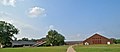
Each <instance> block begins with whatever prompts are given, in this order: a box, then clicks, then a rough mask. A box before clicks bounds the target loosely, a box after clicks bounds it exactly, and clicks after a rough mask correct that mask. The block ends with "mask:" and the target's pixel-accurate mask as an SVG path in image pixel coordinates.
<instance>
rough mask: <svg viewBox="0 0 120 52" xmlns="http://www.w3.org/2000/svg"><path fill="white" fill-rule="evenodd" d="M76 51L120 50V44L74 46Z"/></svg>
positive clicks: (113, 51) (103, 51) (114, 51)
mask: <svg viewBox="0 0 120 52" xmlns="http://www.w3.org/2000/svg"><path fill="white" fill-rule="evenodd" d="M74 48H75V50H76V52H120V44H118V45H115V44H113V45H88V46H85V45H79V46H75V47H74Z"/></svg>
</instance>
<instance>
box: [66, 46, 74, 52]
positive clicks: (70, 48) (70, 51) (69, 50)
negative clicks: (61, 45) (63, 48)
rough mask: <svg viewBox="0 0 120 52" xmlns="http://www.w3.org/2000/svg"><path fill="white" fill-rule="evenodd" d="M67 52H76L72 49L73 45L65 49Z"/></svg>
mask: <svg viewBox="0 0 120 52" xmlns="http://www.w3.org/2000/svg"><path fill="white" fill-rule="evenodd" d="M67 52H76V51H75V50H74V49H73V45H72V46H69V47H68V48H67Z"/></svg>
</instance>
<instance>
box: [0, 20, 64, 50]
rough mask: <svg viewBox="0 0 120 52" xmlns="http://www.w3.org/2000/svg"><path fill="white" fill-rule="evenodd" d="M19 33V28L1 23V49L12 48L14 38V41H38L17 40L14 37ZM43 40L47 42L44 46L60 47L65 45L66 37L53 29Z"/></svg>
mask: <svg viewBox="0 0 120 52" xmlns="http://www.w3.org/2000/svg"><path fill="white" fill-rule="evenodd" d="M18 33H19V30H18V28H16V27H15V26H13V25H12V24H10V23H7V22H5V21H0V47H1V48H2V47H6V46H11V45H12V41H13V38H14V41H36V39H31V40H29V39H28V38H22V39H19V40H17V38H16V37H15V36H14V35H17V34H18ZM42 40H45V41H46V43H45V44H44V45H46V46H49V45H50V46H59V45H64V40H65V37H64V36H63V35H61V34H60V33H58V32H57V31H56V30H52V29H51V30H49V31H48V34H47V35H46V37H45V38H42Z"/></svg>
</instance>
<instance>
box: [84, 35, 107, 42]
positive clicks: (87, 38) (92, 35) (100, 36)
mask: <svg viewBox="0 0 120 52" xmlns="http://www.w3.org/2000/svg"><path fill="white" fill-rule="evenodd" d="M96 35H98V36H100V37H103V38H105V39H108V40H109V38H106V37H104V36H102V35H100V34H98V33H95V34H94V35H92V36H91V37H94V36H96ZM91 37H89V38H87V39H86V40H88V39H90V38H91ZM86 40H84V41H86Z"/></svg>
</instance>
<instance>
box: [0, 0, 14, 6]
mask: <svg viewBox="0 0 120 52" xmlns="http://www.w3.org/2000/svg"><path fill="white" fill-rule="evenodd" d="M0 3H1V4H3V5H5V6H13V7H15V4H16V0H0Z"/></svg>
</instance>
